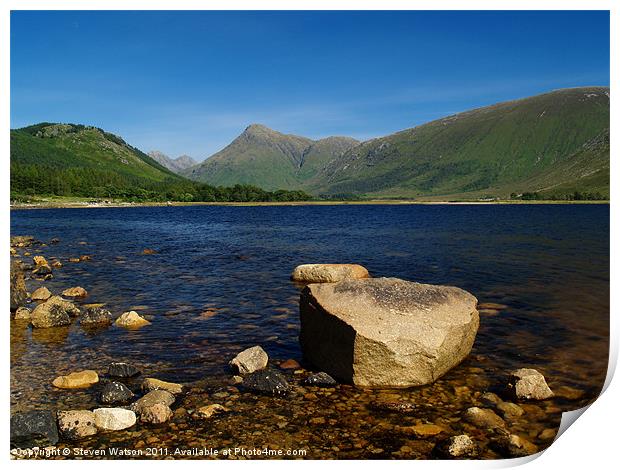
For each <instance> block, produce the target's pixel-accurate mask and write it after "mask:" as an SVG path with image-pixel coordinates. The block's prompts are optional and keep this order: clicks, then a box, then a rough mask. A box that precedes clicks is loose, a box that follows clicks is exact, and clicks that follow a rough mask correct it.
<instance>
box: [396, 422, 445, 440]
mask: <svg viewBox="0 0 620 470" xmlns="http://www.w3.org/2000/svg"><path fill="white" fill-rule="evenodd" d="M398 430H399V431H400V432H402V433H405V434H409V435H413V436H415V437H417V438H419V439H425V438H427V437H431V436H436V435H437V434H441V433H442V432H444V431H445V429H444V428H442V427H441V426H437V425H436V424H416V425H414V426H399V427H398Z"/></svg>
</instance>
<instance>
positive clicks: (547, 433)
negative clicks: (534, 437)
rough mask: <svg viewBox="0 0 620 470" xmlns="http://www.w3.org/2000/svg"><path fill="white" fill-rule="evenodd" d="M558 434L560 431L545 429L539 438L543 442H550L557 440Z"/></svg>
mask: <svg viewBox="0 0 620 470" xmlns="http://www.w3.org/2000/svg"><path fill="white" fill-rule="evenodd" d="M557 434H558V430H557V429H553V428H546V429H543V430H542V431H541V432H540V434H539V435H538V438H539V439H541V440H543V441H550V440H552V439H555V436H556V435H557Z"/></svg>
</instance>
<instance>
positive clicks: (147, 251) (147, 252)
mask: <svg viewBox="0 0 620 470" xmlns="http://www.w3.org/2000/svg"><path fill="white" fill-rule="evenodd" d="M142 254H143V255H156V254H157V250H153V249H152V248H145V249H144V250H142Z"/></svg>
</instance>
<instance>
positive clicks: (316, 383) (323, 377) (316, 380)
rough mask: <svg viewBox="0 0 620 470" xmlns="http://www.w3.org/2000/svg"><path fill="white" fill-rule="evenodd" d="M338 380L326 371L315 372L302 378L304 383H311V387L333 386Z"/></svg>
mask: <svg viewBox="0 0 620 470" xmlns="http://www.w3.org/2000/svg"><path fill="white" fill-rule="evenodd" d="M337 384H338V382H336V380H335V379H334V378H333V377H332V376H331V375H329V374H328V373H327V372H317V373H316V374H312V375H311V376H309V377H307V378H306V380H304V385H312V386H313V387H333V386H334V385H337Z"/></svg>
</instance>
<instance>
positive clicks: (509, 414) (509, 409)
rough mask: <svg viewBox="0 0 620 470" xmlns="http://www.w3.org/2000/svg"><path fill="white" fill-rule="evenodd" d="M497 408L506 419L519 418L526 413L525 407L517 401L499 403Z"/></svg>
mask: <svg viewBox="0 0 620 470" xmlns="http://www.w3.org/2000/svg"><path fill="white" fill-rule="evenodd" d="M496 408H497V410H498V411H499V412H500V413H501V414H502V416H503V417H504V419H514V418H518V417H519V416H521V415H522V414H523V413H524V411H523V408H521V407H520V406H519V405H517V404H516V403H510V402H508V401H503V402H501V403H498V404H497V405H496Z"/></svg>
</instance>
